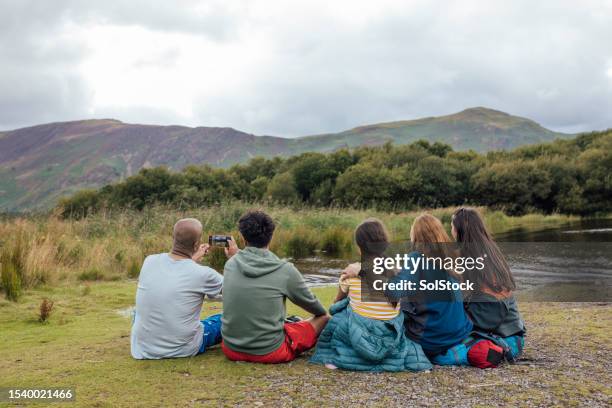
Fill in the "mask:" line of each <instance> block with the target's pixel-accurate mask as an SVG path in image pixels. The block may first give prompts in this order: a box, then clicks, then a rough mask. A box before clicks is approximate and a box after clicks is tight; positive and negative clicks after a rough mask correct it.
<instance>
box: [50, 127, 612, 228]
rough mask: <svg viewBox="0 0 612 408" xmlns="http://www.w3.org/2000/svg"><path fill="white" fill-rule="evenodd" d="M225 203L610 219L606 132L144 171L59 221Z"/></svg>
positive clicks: (78, 200)
mask: <svg viewBox="0 0 612 408" xmlns="http://www.w3.org/2000/svg"><path fill="white" fill-rule="evenodd" d="M231 200H241V201H246V202H266V203H275V204H281V205H308V206H314V207H327V206H339V207H353V208H373V207H375V208H378V209H383V210H404V209H414V208H423V207H426V208H433V207H447V206H457V205H479V206H480V205H483V206H489V207H492V208H496V209H502V210H504V211H505V212H506V213H507V214H510V215H520V214H524V213H526V212H530V211H537V212H543V213H553V212H558V213H564V214H578V215H593V214H597V213H607V212H610V211H612V130H607V131H603V132H591V133H584V134H581V135H579V136H577V137H575V138H573V139H570V140H556V141H554V142H550V143H542V144H537V145H530V146H524V147H520V148H518V149H515V150H513V151H494V152H489V153H486V154H478V153H476V152H474V151H467V152H465V151H453V149H452V148H451V147H450V146H448V145H446V144H442V143H439V142H436V143H429V142H427V141H418V142H415V143H412V144H410V145H402V146H395V145H392V144H391V143H387V144H385V145H383V146H377V147H359V148H355V149H352V150H350V151H349V150H339V151H335V152H332V153H326V154H323V153H304V154H301V155H298V156H292V157H289V158H280V157H275V158H272V159H264V158H261V157H258V158H254V159H252V160H250V161H249V162H248V163H246V164H240V165H234V166H232V167H230V168H227V169H221V168H213V167H211V166H209V165H206V164H204V165H191V166H188V167H186V168H185V169H183V170H182V171H180V172H174V171H170V170H168V169H167V168H164V167H157V168H150V169H143V170H141V171H140V172H139V173H138V174H136V175H134V176H131V177H128V178H126V179H125V180H123V181H120V182H117V183H114V184H109V185H107V186H105V187H103V188H101V189H99V190H83V191H80V192H77V193H75V194H74V195H72V196H70V197H67V198H63V199H61V200H60V202H59V204H58V206H59V207H60V211H61V213H62V214H63V215H64V216H77V217H80V216H86V215H87V214H89V213H91V212H95V211H98V210H100V209H102V208H132V209H138V210H141V209H143V208H145V207H146V206H149V205H154V204H163V205H171V206H176V207H178V208H193V207H199V206H206V205H211V204H219V203H223V202H228V201H231Z"/></svg>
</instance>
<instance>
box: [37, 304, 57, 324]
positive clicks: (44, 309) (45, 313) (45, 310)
mask: <svg viewBox="0 0 612 408" xmlns="http://www.w3.org/2000/svg"><path fill="white" fill-rule="evenodd" d="M52 311H53V301H52V300H49V299H47V298H44V299H43V300H42V302H41V303H40V308H39V312H38V321H39V322H41V323H45V322H47V321H48V320H49V317H51V312H52Z"/></svg>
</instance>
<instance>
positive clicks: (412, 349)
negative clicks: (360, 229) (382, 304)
mask: <svg viewBox="0 0 612 408" xmlns="http://www.w3.org/2000/svg"><path fill="white" fill-rule="evenodd" d="M329 311H330V313H331V314H332V318H331V319H330V321H329V323H328V324H327V326H326V327H325V329H324V330H323V331H322V332H321V335H320V336H319V341H318V343H317V349H316V351H315V353H314V355H313V356H312V358H311V359H310V362H311V363H315V364H328V363H329V364H333V365H335V366H336V367H338V368H343V369H346V370H356V371H405V370H409V371H421V370H429V369H430V368H431V363H430V362H429V360H428V359H427V357H426V356H425V353H424V352H423V349H422V348H421V346H420V345H419V344H417V343H415V342H413V341H412V340H410V339H408V338H407V337H406V335H405V334H404V314H403V313H400V314H399V315H398V316H397V317H396V318H394V319H392V320H375V319H368V318H366V317H363V316H360V315H358V314H357V313H354V312H353V310H352V309H351V307H350V306H349V300H348V298H346V299H343V300H341V301H339V302H337V303H335V304H333V305H332V306H331V308H330V310H329Z"/></svg>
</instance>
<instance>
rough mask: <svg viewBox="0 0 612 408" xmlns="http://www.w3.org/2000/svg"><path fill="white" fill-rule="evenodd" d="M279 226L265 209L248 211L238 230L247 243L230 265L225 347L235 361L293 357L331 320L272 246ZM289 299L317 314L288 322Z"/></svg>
mask: <svg viewBox="0 0 612 408" xmlns="http://www.w3.org/2000/svg"><path fill="white" fill-rule="evenodd" d="M274 227H275V226H274V222H273V221H272V219H271V218H270V217H269V216H268V215H267V214H265V213H263V212H260V211H253V212H248V213H247V214H245V215H244V216H243V217H242V218H241V219H240V222H239V229H240V233H241V234H242V236H243V238H244V239H245V241H246V244H247V246H246V248H245V249H243V250H240V251H239V252H238V253H237V254H236V255H235V256H234V257H233V258H232V259H230V260H229V261H228V262H227V263H226V264H225V268H224V279H225V283H224V290H223V319H222V322H223V324H222V335H223V343H222V349H223V352H224V353H225V355H226V356H227V358H229V359H230V360H234V361H251V362H260V363H282V362H288V361H291V360H293V359H294V358H295V357H296V356H297V355H299V354H300V353H301V352H303V351H305V350H308V349H310V348H312V347H313V346H314V344H315V343H316V341H317V337H318V335H319V333H320V332H321V330H322V328H323V326H325V324H326V323H327V319H328V317H327V312H326V310H325V308H324V307H323V306H322V305H321V303H319V301H318V300H317V298H316V297H315V296H314V295H313V294H312V292H311V291H310V290H309V289H308V288H307V287H306V283H305V282H304V278H303V277H302V275H301V274H300V272H299V271H298V270H297V269H296V268H295V267H294V266H293V264H291V263H289V262H287V261H284V260H281V259H279V258H278V257H277V256H276V255H275V254H273V253H272V252H271V251H270V250H269V249H268V245H269V243H270V241H271V239H272V234H273V232H274ZM287 298H288V299H289V300H291V301H292V302H293V303H295V304H296V305H297V306H299V307H301V308H302V309H304V310H306V311H307V312H310V313H312V314H313V315H315V317H313V318H311V319H308V320H305V321H301V322H297V323H285V313H286V311H285V302H286V299H287Z"/></svg>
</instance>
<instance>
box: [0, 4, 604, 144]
mask: <svg viewBox="0 0 612 408" xmlns="http://www.w3.org/2000/svg"><path fill="white" fill-rule="evenodd" d="M0 7H1V9H0V35H1V36H0V60H2V61H3V64H2V66H0V129H1V128H8V127H17V126H23V125H28V124H36V123H41V122H46V121H55V120H72V119H81V118H83V117H91V116H94V117H108V116H113V117H116V118H117V119H120V120H123V121H126V122H145V123H177V124H186V125H203V126H232V127H235V128H238V129H242V130H245V131H249V132H253V133H257V134H275V135H283V136H295V135H304V134H313V133H321V132H326V131H339V130H343V129H346V128H349V127H352V126H356V125H359V124H364V123H374V122H379V121H387V120H398V119H410V118H415V117H420V116H430V115H438V114H445V113H450V112H453V111H458V110H461V109H463V108H466V107H470V106H478V105H483V106H490V107H492V108H497V109H501V110H505V111H507V112H509V113H513V114H518V115H521V116H527V117H531V118H533V119H535V120H537V121H539V122H541V123H542V124H543V125H545V126H548V127H551V128H554V129H559V130H566V131H578V130H590V129H596V128H604V127H610V126H612V110H610V109H609V106H612V90H611V87H610V78H611V76H612V68H610V58H611V56H612V44H611V43H610V42H609V41H608V39H609V38H612V24H610V21H611V20H612V8H611V7H609V5H606V4H604V3H602V2H598V1H595V0H593V1H585V2H581V4H580V7H578V6H576V3H575V2H572V1H569V0H568V1H555V0H550V1H541V2H535V3H534V2H528V1H513V2H504V1H484V0H482V1H477V0H462V1H448V2H428V1H419V0H415V1H392V0H388V1H387V0H385V1H377V2H372V1H339V0H337V1H333V2H329V1H321V0H310V1H291V2H287V1H284V0H253V1H229V0H228V1H211V2H198V1H190V0H181V1H179V2H166V1H144V0H134V1H130V2H123V1H118V0H108V1H105V2H97V4H95V5H92V4H87V2H78V1H75V0H72V1H71V0H62V1H60V0H58V1H57V2H53V6H51V5H47V4H46V3H41V2H27V1H5V2H4V3H2V5H1V6H0ZM602 66H604V67H606V68H605V70H604V71H603V72H602V71H601V67H602Z"/></svg>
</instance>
